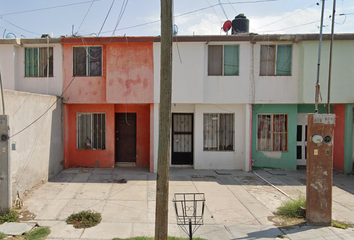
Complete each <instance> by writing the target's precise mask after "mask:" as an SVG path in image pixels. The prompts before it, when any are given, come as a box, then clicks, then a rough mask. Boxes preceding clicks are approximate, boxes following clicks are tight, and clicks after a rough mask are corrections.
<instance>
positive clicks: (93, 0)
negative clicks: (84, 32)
mask: <svg viewBox="0 0 354 240" xmlns="http://www.w3.org/2000/svg"><path fill="white" fill-rule="evenodd" d="M94 2H95V0H92V2H91V4H90V7H89V9H88V10H87V12H86V14H85V17H84V19H82V22H81V24H80V26H79V28H78V29H77V31H76V34H77V33H78V32H79V30H80V28H81V25H82V24H83V23H84V21H85V19H86V17H87V14H88V13H89V11H90V9H91V7H92V5H93V3H94Z"/></svg>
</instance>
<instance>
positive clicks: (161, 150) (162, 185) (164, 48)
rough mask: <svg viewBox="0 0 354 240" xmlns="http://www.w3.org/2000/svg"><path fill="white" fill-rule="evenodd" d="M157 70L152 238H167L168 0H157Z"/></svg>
mask: <svg viewBox="0 0 354 240" xmlns="http://www.w3.org/2000/svg"><path fill="white" fill-rule="evenodd" d="M160 61H161V72H160V109H159V145H158V156H157V180H156V181H157V182H156V211H155V240H167V234H168V188H169V183H168V181H169V162H170V126H171V95H172V0H161V60H160Z"/></svg>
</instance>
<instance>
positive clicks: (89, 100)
mask: <svg viewBox="0 0 354 240" xmlns="http://www.w3.org/2000/svg"><path fill="white" fill-rule="evenodd" d="M61 43H62V46H63V92H64V94H63V100H64V103H65V105H64V168H68V167H76V166H80V167H114V166H119V165H128V166H150V170H151V171H153V164H152V163H151V161H153V151H152V149H153V141H151V138H152V137H153V136H152V134H151V133H152V131H153V126H154V125H153V116H154V115H153V100H154V84H153V81H154V77H153V38H152V37H100V38H79V37H75V38H62V39H61Z"/></svg>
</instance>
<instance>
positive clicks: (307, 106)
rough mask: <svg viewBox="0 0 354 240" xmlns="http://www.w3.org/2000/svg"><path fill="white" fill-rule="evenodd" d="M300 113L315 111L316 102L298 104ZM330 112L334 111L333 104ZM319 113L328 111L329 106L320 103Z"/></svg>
mask: <svg viewBox="0 0 354 240" xmlns="http://www.w3.org/2000/svg"><path fill="white" fill-rule="evenodd" d="M297 112H298V113H315V104H298V105H297ZM330 112H331V113H333V106H332V105H331V107H330ZM318 113H327V106H326V105H325V104H323V103H322V104H318Z"/></svg>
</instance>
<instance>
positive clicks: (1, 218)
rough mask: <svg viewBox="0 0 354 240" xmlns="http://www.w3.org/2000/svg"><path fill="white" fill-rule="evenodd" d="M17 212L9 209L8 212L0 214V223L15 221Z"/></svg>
mask: <svg viewBox="0 0 354 240" xmlns="http://www.w3.org/2000/svg"><path fill="white" fill-rule="evenodd" d="M17 218H18V212H16V211H15V210H11V211H10V212H7V213H3V214H2V215H0V223H4V222H17Z"/></svg>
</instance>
